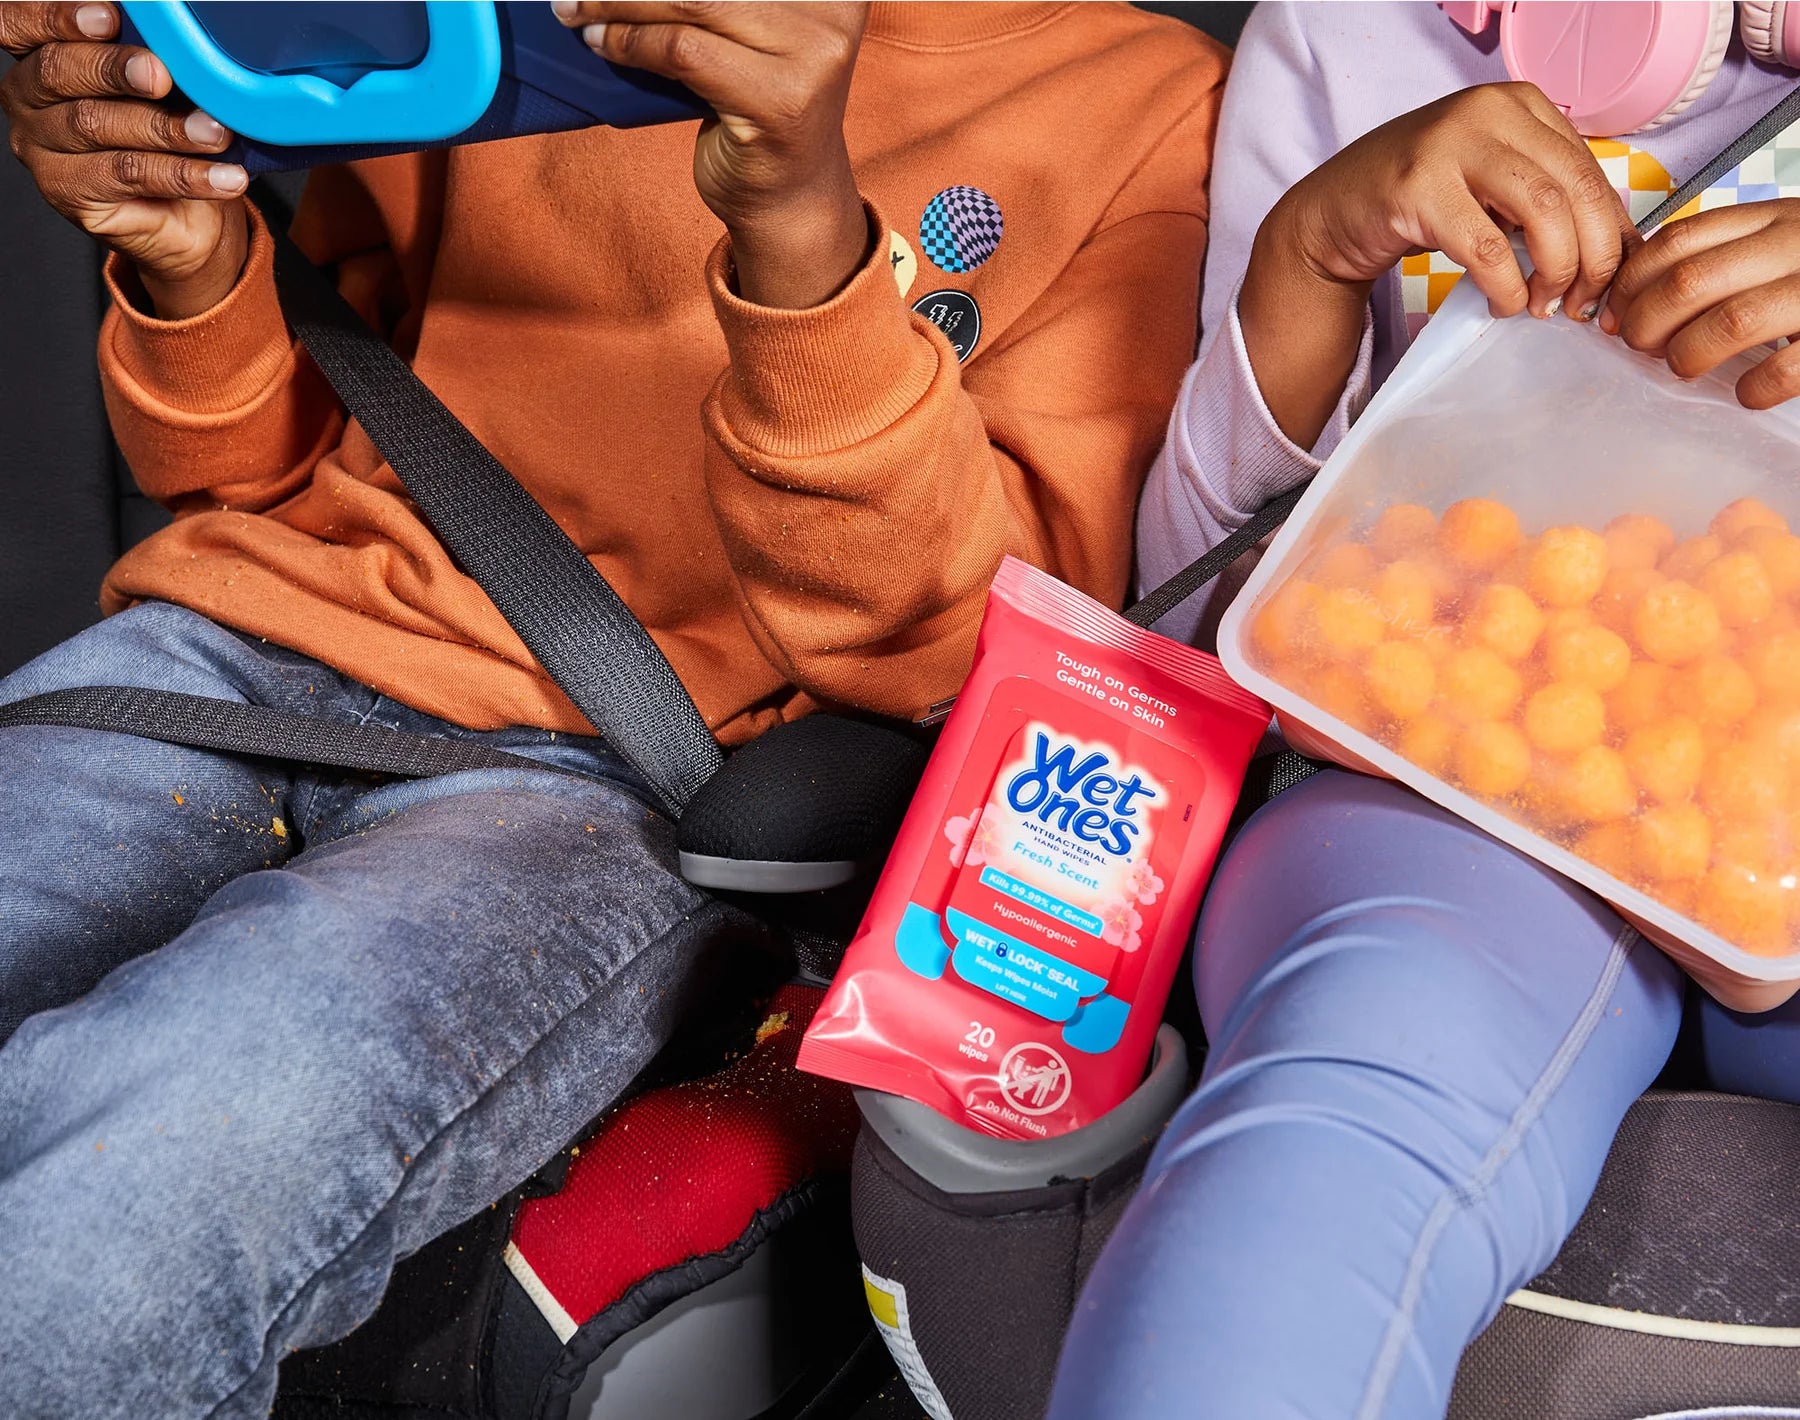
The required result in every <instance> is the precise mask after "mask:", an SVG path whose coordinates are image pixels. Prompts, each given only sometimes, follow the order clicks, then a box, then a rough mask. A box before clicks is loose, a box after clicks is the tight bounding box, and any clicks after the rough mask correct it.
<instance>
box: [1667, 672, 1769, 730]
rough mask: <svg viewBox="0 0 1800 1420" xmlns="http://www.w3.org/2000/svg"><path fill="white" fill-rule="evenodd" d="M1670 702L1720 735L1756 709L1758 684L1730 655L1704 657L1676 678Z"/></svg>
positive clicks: (1671, 690)
mask: <svg viewBox="0 0 1800 1420" xmlns="http://www.w3.org/2000/svg"><path fill="white" fill-rule="evenodd" d="M1670 700H1671V701H1672V702H1673V704H1674V706H1675V708H1676V709H1678V710H1680V711H1682V712H1683V713H1685V714H1688V715H1692V716H1693V717H1694V718H1695V719H1696V720H1698V721H1699V722H1700V723H1701V724H1702V725H1704V726H1705V727H1706V728H1707V729H1709V730H1712V731H1714V732H1718V731H1721V730H1726V729H1729V728H1730V727H1731V726H1733V725H1735V724H1737V722H1738V721H1739V720H1742V719H1743V718H1744V716H1746V715H1748V714H1749V713H1750V712H1751V711H1752V710H1754V709H1755V708H1756V682H1755V681H1754V680H1753V679H1751V676H1750V672H1749V671H1747V670H1745V669H1744V668H1743V667H1742V666H1740V665H1739V664H1738V663H1737V662H1736V661H1734V660H1732V659H1731V658H1730V657H1729V656H1703V657H1701V658H1700V659H1699V660H1698V661H1695V662H1694V663H1693V664H1692V665H1690V666H1685V667H1683V668H1682V671H1681V674H1680V675H1678V676H1676V677H1675V679H1674V681H1673V683H1672V684H1671V687H1670Z"/></svg>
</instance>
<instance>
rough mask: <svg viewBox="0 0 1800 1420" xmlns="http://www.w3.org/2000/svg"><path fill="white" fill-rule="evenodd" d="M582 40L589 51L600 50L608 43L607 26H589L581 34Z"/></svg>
mask: <svg viewBox="0 0 1800 1420" xmlns="http://www.w3.org/2000/svg"><path fill="white" fill-rule="evenodd" d="M581 39H582V42H583V43H584V44H586V45H587V47H588V48H589V49H598V48H600V46H601V45H603V44H605V43H606V26H605V25H589V26H588V27H587V28H586V29H584V30H583V31H582V32H581Z"/></svg>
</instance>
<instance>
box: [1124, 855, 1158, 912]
mask: <svg viewBox="0 0 1800 1420" xmlns="http://www.w3.org/2000/svg"><path fill="white" fill-rule="evenodd" d="M1162 890H1163V880H1162V879H1161V878H1159V877H1158V876H1157V875H1156V869H1155V868H1153V867H1151V866H1150V865H1149V864H1148V863H1139V864H1137V865H1136V866H1135V867H1133V868H1132V870H1131V871H1130V872H1129V873H1127V874H1125V895H1126V896H1127V897H1129V898H1131V899H1132V900H1133V901H1135V902H1137V903H1138V904H1139V905H1140V906H1143V907H1148V906H1149V905H1150V904H1151V903H1153V902H1155V901H1156V899H1157V898H1158V897H1159V896H1160V895H1161V893H1162Z"/></svg>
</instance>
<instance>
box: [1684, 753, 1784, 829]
mask: <svg viewBox="0 0 1800 1420" xmlns="http://www.w3.org/2000/svg"><path fill="white" fill-rule="evenodd" d="M1774 768H1775V766H1773V765H1771V764H1770V762H1769V759H1768V756H1767V755H1765V754H1763V753H1761V751H1760V747H1759V746H1757V745H1754V744H1728V745H1722V746H1720V747H1719V748H1718V749H1716V750H1714V751H1713V756H1712V759H1711V760H1710V761H1709V762H1708V764H1707V766H1706V770H1705V772H1704V773H1703V774H1702V775H1701V777H1700V802H1701V803H1702V804H1704V805H1705V806H1706V809H1707V811H1708V812H1709V813H1711V814H1712V815H1713V817H1714V818H1715V819H1755V820H1758V821H1762V820H1767V819H1770V818H1773V817H1774V816H1775V815H1776V814H1777V813H1779V812H1781V810H1782V809H1784V808H1785V807H1787V805H1786V799H1787V786H1786V784H1784V783H1783V782H1782V779H1783V776H1782V775H1780V774H1778V773H1776V772H1773V771H1774Z"/></svg>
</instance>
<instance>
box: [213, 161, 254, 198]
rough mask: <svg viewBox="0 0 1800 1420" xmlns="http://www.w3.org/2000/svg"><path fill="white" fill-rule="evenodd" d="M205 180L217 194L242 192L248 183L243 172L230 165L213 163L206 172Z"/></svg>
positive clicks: (248, 180)
mask: <svg viewBox="0 0 1800 1420" xmlns="http://www.w3.org/2000/svg"><path fill="white" fill-rule="evenodd" d="M206 180H207V181H208V182H210V183H211V184H212V185H213V187H214V188H215V189H216V190H217V191H219V192H242V191H243V190H244V188H245V187H246V186H248V185H249V182H250V179H249V178H248V177H246V176H245V175H244V170H243V169H242V168H240V167H237V166H235V165H234V164H231V163H214V164H213V165H212V166H211V167H209V168H208V169H207V170H206Z"/></svg>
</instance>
